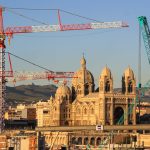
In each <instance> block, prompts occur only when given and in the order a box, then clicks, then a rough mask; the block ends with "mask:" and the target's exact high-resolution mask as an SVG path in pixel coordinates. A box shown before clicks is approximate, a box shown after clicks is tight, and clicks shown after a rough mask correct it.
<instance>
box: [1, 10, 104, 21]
mask: <svg viewBox="0 0 150 150" xmlns="http://www.w3.org/2000/svg"><path fill="white" fill-rule="evenodd" d="M4 8H6V9H7V10H28V11H37V10H39V11H48V10H54V11H57V10H59V11H61V12H64V13H66V14H70V15H72V16H76V17H79V18H82V19H86V20H91V21H94V22H103V21H99V20H97V19H93V18H89V17H85V16H82V15H79V14H76V13H72V12H69V11H66V10H63V9H56V8H54V9H51V8H17V7H16V8H15V7H4Z"/></svg>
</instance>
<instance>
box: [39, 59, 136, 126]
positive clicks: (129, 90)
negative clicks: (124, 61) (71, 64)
mask: <svg viewBox="0 0 150 150" xmlns="http://www.w3.org/2000/svg"><path fill="white" fill-rule="evenodd" d="M80 64H81V66H80V69H79V70H78V71H77V72H75V74H74V78H72V85H71V87H68V86H67V85H65V84H62V85H61V86H59V87H58V89H57V91H56V94H55V97H51V98H50V99H49V100H48V101H47V102H38V103H37V104H36V109H37V121H38V122H37V126H38V127H49V126H80V125H97V124H98V125H100V124H101V125H117V124H122V125H128V124H133V125H135V124H136V109H135V108H136V105H135V104H136V79H135V76H134V73H133V71H132V69H131V68H130V67H128V68H127V69H126V70H125V71H124V73H123V76H122V88H121V90H119V91H116V90H115V89H113V76H112V74H111V71H110V69H109V68H108V67H107V66H106V67H105V68H104V69H103V70H102V72H101V74H100V76H99V81H98V82H99V83H98V85H99V87H98V89H97V90H95V83H94V77H93V75H92V73H91V72H90V71H88V70H87V67H86V60H85V58H84V57H83V58H82V59H81V61H80Z"/></svg>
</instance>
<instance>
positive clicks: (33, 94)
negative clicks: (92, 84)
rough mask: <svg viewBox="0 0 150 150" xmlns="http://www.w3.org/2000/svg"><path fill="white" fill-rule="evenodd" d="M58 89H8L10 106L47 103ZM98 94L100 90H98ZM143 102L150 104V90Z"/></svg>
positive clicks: (28, 87)
mask: <svg viewBox="0 0 150 150" xmlns="http://www.w3.org/2000/svg"><path fill="white" fill-rule="evenodd" d="M56 89H57V87H56V86H55V85H43V86H41V85H35V84H32V85H20V86H16V87H6V92H7V96H6V97H7V98H6V104H7V105H8V106H13V105H17V104H19V103H22V104H31V103H36V102H37V101H39V100H42V101H46V100H48V99H49V98H50V96H54V94H55V92H56ZM96 91H97V92H98V89H97V90H96ZM114 91H115V93H121V89H120V88H116V89H114ZM142 101H145V102H150V89H148V90H147V91H146V92H145V95H144V97H143V98H142Z"/></svg>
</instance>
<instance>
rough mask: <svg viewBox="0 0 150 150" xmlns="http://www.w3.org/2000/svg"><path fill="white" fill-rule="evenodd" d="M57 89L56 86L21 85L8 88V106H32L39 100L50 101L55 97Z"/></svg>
mask: <svg viewBox="0 0 150 150" xmlns="http://www.w3.org/2000/svg"><path fill="white" fill-rule="evenodd" d="M56 89H57V87H56V86H55V85H43V86H40V85H35V84H32V85H20V86H16V87H6V93H7V96H6V104H7V105H9V106H12V105H16V104H19V103H22V104H23V103H24V104H30V103H35V102H37V101H39V100H48V99H49V98H50V96H51V95H52V96H53V95H54V94H55V92H56Z"/></svg>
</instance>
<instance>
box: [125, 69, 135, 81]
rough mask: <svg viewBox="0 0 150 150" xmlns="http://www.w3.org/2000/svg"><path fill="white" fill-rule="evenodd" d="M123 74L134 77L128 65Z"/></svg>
mask: <svg viewBox="0 0 150 150" xmlns="http://www.w3.org/2000/svg"><path fill="white" fill-rule="evenodd" d="M124 76H126V77H131V78H134V73H133V70H132V69H131V68H130V67H128V68H127V69H126V70H125V71H124Z"/></svg>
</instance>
